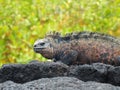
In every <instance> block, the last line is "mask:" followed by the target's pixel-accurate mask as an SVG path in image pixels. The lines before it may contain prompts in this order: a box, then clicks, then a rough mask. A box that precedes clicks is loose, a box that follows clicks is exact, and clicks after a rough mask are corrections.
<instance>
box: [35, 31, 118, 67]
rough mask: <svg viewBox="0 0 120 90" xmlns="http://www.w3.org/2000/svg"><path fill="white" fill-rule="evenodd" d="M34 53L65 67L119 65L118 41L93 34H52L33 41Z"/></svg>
mask: <svg viewBox="0 0 120 90" xmlns="http://www.w3.org/2000/svg"><path fill="white" fill-rule="evenodd" d="M34 51H35V52H36V53H40V54H41V55H42V56H43V57H45V58H48V59H53V60H54V62H56V61H59V62H62V63H64V64H67V65H75V64H91V63H96V62H100V63H105V64H111V65H117V66H118V65H120V39H118V38H115V37H113V36H110V35H106V34H101V33H95V32H77V33H68V34H66V35H65V36H61V35H60V33H58V32H54V33H52V34H48V35H46V37H45V38H44V39H40V40H37V41H35V43H34Z"/></svg>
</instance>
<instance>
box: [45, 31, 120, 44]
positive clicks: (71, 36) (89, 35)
mask: <svg viewBox="0 0 120 90" xmlns="http://www.w3.org/2000/svg"><path fill="white" fill-rule="evenodd" d="M46 37H51V38H53V39H58V41H67V42H69V41H71V40H79V39H95V40H97V39H100V40H106V41H110V42H112V43H117V44H120V39H118V38H115V37H113V36H111V35H107V34H101V33H96V32H87V31H83V32H73V33H66V34H65V35H64V36H61V34H60V33H59V32H55V31H54V32H50V33H49V34H47V35H46Z"/></svg>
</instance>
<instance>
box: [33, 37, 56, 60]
mask: <svg viewBox="0 0 120 90" xmlns="http://www.w3.org/2000/svg"><path fill="white" fill-rule="evenodd" d="M52 42H53V41H51V40H50V39H48V38H45V39H39V40H37V41H35V43H34V46H33V47H34V51H35V52H36V53H40V54H41V55H42V56H44V57H45V58H48V59H51V58H53V55H54V54H53V43H52Z"/></svg>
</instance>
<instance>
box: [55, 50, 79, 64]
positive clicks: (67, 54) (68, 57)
mask: <svg viewBox="0 0 120 90" xmlns="http://www.w3.org/2000/svg"><path fill="white" fill-rule="evenodd" d="M77 56H78V52H77V51H75V50H66V51H63V52H60V53H59V54H58V55H57V56H56V57H55V59H54V61H55V62H56V61H58V62H62V63H64V64H67V65H71V64H73V62H75V61H76V60H77Z"/></svg>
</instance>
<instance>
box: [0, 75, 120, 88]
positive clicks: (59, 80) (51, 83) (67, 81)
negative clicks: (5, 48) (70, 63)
mask: <svg viewBox="0 0 120 90" xmlns="http://www.w3.org/2000/svg"><path fill="white" fill-rule="evenodd" d="M0 90H120V87H117V86H116V87H115V86H112V85H110V84H102V83H96V82H91V81H90V82H83V81H81V80H79V79H77V78H74V77H55V78H42V79H39V80H35V81H31V82H27V83H25V84H16V83H14V82H12V81H7V82H4V83H1V84H0Z"/></svg>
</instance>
